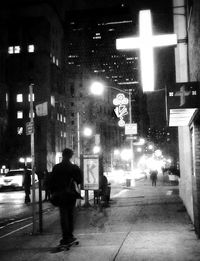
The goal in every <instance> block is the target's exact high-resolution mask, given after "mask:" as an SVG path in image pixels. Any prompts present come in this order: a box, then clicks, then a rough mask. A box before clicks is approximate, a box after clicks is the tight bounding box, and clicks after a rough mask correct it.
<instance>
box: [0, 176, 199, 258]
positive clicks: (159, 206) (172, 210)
mask: <svg viewBox="0 0 200 261" xmlns="http://www.w3.org/2000/svg"><path fill="white" fill-rule="evenodd" d="M112 191H113V192H112V194H111V202H110V203H111V204H110V207H109V208H103V209H102V210H101V209H98V208H97V207H90V208H81V209H79V210H76V214H77V215H76V217H77V218H76V222H75V235H76V236H77V238H78V240H79V241H80V244H79V246H77V247H74V248H72V249H71V250H70V251H69V252H61V253H57V254H52V253H51V249H52V248H53V247H55V245H56V244H57V243H58V241H59V239H60V226H59V216H58V211H57V209H56V208H51V209H49V211H48V212H46V213H45V214H44V231H43V233H42V234H37V235H35V236H31V235H30V233H31V220H29V222H27V223H24V224H23V227H22V225H21V228H18V229H16V228H15V231H14V230H13V231H12V233H10V232H9V233H8V230H6V229H5V228H4V229H1V230H0V245H1V247H0V255H1V261H6V260H9V261H12V260H15V261H16V260H20V261H23V260H24V261H25V260H38V261H40V260H64V259H66V258H67V260H69V261H70V260H76V261H79V260H95V261H98V260H101V261H108V260H113V261H114V260H120V261H121V260H147V261H149V260H154V261H155V260H164V261H165V260H172V261H174V260H176V261H177V260H180V261H188V260H199V257H200V243H199V241H198V240H197V239H196V236H195V233H194V231H193V226H192V224H191V222H190V219H189V217H188V215H187V213H186V211H185V209H184V208H183V204H182V202H181V200H180V198H179V193H178V186H172V185H170V184H163V183H162V182H158V185H157V187H152V186H151V183H150V181H149V180H140V181H138V182H136V187H134V188H128V187H121V188H120V189H119V187H116V188H113V190H112ZM13 229H14V228H13ZM6 233H7V234H6ZM8 242H9V244H8Z"/></svg>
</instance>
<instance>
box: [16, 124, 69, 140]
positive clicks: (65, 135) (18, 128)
mask: <svg viewBox="0 0 200 261" xmlns="http://www.w3.org/2000/svg"><path fill="white" fill-rule="evenodd" d="M23 134H24V128H23V127H21V126H20V127H17V135H23ZM60 137H61V138H66V137H67V133H66V131H61V132H60Z"/></svg>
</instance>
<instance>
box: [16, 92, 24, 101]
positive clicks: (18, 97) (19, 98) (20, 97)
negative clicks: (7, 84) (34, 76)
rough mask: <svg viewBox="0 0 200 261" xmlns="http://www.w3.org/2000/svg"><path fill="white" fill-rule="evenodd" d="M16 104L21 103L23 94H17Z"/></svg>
mask: <svg viewBox="0 0 200 261" xmlns="http://www.w3.org/2000/svg"><path fill="white" fill-rule="evenodd" d="M17 102H23V94H21V93H20V94H17Z"/></svg>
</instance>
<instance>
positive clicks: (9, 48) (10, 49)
mask: <svg viewBox="0 0 200 261" xmlns="http://www.w3.org/2000/svg"><path fill="white" fill-rule="evenodd" d="M8 53H9V54H13V53H14V47H13V46H9V47H8Z"/></svg>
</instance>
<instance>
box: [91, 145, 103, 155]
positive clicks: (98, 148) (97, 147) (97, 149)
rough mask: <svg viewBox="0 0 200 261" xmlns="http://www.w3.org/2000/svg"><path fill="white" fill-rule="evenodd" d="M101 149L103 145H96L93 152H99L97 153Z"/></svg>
mask: <svg viewBox="0 0 200 261" xmlns="http://www.w3.org/2000/svg"><path fill="white" fill-rule="evenodd" d="M100 151H101V147H100V146H94V148H93V153H94V154H97V153H99V152H100Z"/></svg>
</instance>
